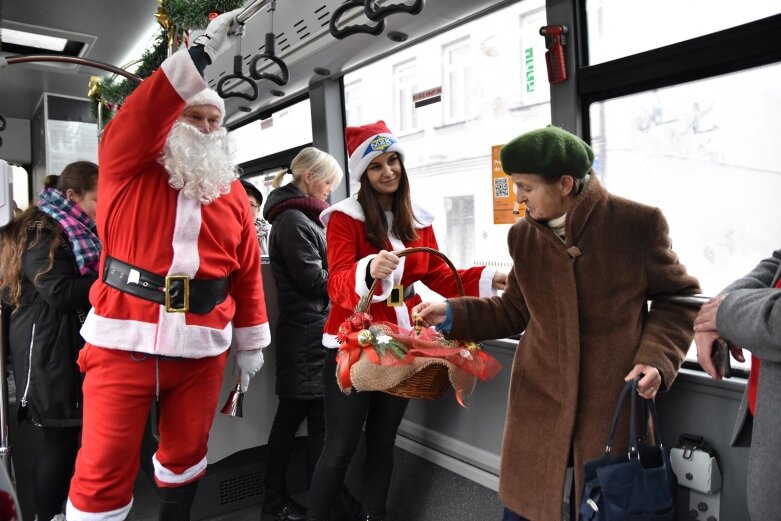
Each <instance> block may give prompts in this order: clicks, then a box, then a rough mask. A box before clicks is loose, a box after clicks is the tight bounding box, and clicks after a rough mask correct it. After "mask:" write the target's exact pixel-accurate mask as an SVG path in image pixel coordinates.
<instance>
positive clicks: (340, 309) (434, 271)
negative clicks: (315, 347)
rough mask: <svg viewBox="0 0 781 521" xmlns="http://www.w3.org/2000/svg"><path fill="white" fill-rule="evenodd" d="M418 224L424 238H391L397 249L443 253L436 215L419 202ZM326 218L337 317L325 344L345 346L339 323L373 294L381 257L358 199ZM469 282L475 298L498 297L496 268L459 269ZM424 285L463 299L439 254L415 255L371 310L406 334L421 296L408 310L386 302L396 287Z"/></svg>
mask: <svg viewBox="0 0 781 521" xmlns="http://www.w3.org/2000/svg"><path fill="white" fill-rule="evenodd" d="M412 209H413V213H414V215H415V225H416V230H415V231H416V232H417V234H418V238H417V239H415V240H414V241H409V242H402V241H400V240H399V239H398V238H396V237H395V236H393V235H391V234H390V233H389V234H388V240H389V241H390V244H391V248H392V249H393V250H395V251H398V250H402V249H404V248H414V247H418V246H427V247H429V248H434V249H437V250H438V249H439V248H438V246H437V239H436V237H434V229H433V228H432V227H431V223H432V221H433V220H434V219H433V216H432V215H431V214H430V213H428V212H427V211H426V210H424V209H423V208H421V207H420V206H418V205H416V204H414V203H413V205H412ZM320 219H321V220H322V221H323V223H324V224H325V225H326V243H327V245H328V296H329V297H330V298H331V313H330V314H329V315H328V320H327V321H326V324H325V328H324V330H323V345H325V346H326V347H330V348H336V347H339V343H338V342H337V340H336V334H337V332H338V331H339V324H341V323H342V322H344V320H345V319H347V317H349V316H350V315H351V314H352V313H353V312H354V310H355V306H357V305H358V301H359V300H360V299H361V297H363V296H364V295H366V294H368V293H369V287H368V286H367V285H366V266H368V264H369V262H371V260H372V259H373V258H374V257H376V256H377V253H379V250H378V249H377V248H376V247H374V246H372V245H371V244H370V243H369V241H368V240H367V239H366V224H365V219H364V216H363V209H362V208H361V205H360V203H358V201H357V200H356V199H354V198H347V199H344V200H342V201H340V202H338V203H337V204H334V205H333V206H331V207H330V208H328V209H327V210H325V211H324V212H323V213H322V214H320ZM458 273H459V275H460V276H461V280H462V281H463V283H464V291H465V292H466V294H467V295H471V296H480V297H483V296H489V295H492V294H494V293H495V291H494V290H493V289H492V282H493V276H494V273H496V269H494V268H486V267H483V266H479V267H474V268H469V269H464V270H458ZM417 281H420V282H422V283H423V284H425V285H426V286H427V287H428V288H430V289H432V290H434V291H436V292H437V293H439V294H440V295H442V296H443V297H446V298H450V297H458V296H460V295H459V293H458V287H457V286H456V280H455V278H454V277H453V272H452V271H451V270H450V268H449V267H448V266H447V264H445V262H444V261H443V260H442V259H440V258H439V257H438V256H436V255H431V254H429V253H414V254H412V255H409V256H406V257H402V258H401V262H399V265H398V267H397V268H396V270H395V271H394V272H393V273H392V274H391V276H390V277H388V278H387V279H385V280H383V281H382V286H381V287H380V288H379V289H378V290H376V294H375V296H374V297H372V302H373V304H372V305H371V307H370V309H369V313H370V314H371V316H372V318H373V320H374V321H375V322H379V321H383V322H390V323H392V324H397V325H398V326H399V327H401V328H402V329H404V330H409V329H410V327H411V326H410V324H411V317H410V309H412V307H413V306H415V305H416V304H418V303H419V302H420V301H421V299H420V296H418V295H415V296H414V297H413V298H411V299H408V300H406V301H405V302H404V303H405V305H404V306H398V307H395V306H388V305H387V303H386V301H387V298H388V295H389V294H390V292H391V290H392V289H393V286H394V285H397V284H402V285H404V286H405V287H406V286H409V285H411V284H413V283H414V282H417Z"/></svg>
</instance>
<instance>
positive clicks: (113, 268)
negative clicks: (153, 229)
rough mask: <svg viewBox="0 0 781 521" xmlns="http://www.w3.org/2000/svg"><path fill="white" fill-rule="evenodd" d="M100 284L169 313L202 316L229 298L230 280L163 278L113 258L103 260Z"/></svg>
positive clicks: (182, 276) (184, 277)
mask: <svg viewBox="0 0 781 521" xmlns="http://www.w3.org/2000/svg"><path fill="white" fill-rule="evenodd" d="M103 282H105V283H106V284H108V285H109V286H111V287H112V288H115V289H118V290H119V291H121V292H123V293H128V294H130V295H133V296H135V297H138V298H142V299H144V300H150V301H152V302H156V303H158V304H160V305H162V306H165V310H166V311H168V312H169V313H185V312H188V311H189V312H190V313H197V314H199V315H205V314H206V313H208V312H210V311H211V310H212V309H214V306H216V305H217V304H219V303H220V302H222V301H224V300H225V299H226V298H228V289H229V286H230V279H229V278H228V277H224V278H222V279H210V280H206V279H189V278H187V277H186V276H185V275H168V276H165V277H162V276H160V275H157V274H155V273H152V272H149V271H146V270H143V269H141V268H138V267H136V266H132V265H130V264H127V263H125V262H122V261H121V260H117V259H115V258H114V257H106V264H105V266H104V267H103Z"/></svg>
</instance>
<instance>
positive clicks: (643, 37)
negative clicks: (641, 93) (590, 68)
mask: <svg viewBox="0 0 781 521" xmlns="http://www.w3.org/2000/svg"><path fill="white" fill-rule="evenodd" d="M779 7H781V6H780V5H779V1H778V0H751V1H750V2H734V1H732V0H689V1H687V2H679V1H676V0H656V1H654V2H627V1H626V0H588V1H587V2H586V13H587V17H588V53H589V62H590V63H589V64H590V65H594V64H596V63H602V62H606V61H609V60H615V59H617V58H622V57H624V56H629V55H630V54H636V53H639V52H643V51H648V50H650V49H654V48H657V47H662V46H665V45H670V44H673V43H676V42H679V41H683V40H688V39H691V38H696V37H697V36H702V35H705V34H708V33H713V32H716V31H721V30H723V29H727V28H730V27H733V26H736V25H741V24H745V23H748V22H753V21H755V20H759V19H762V18H766V17H768V16H772V15H775V14H778V12H779Z"/></svg>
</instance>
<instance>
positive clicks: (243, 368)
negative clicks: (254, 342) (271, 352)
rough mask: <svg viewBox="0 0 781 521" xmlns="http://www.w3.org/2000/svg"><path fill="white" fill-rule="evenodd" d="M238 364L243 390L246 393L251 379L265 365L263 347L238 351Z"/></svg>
mask: <svg viewBox="0 0 781 521" xmlns="http://www.w3.org/2000/svg"><path fill="white" fill-rule="evenodd" d="M236 365H238V366H239V375H240V383H241V392H243V393H246V392H247V389H248V388H249V381H250V379H251V378H252V377H253V376H255V373H257V372H258V371H260V368H261V367H263V349H253V350H252V351H239V352H238V353H236Z"/></svg>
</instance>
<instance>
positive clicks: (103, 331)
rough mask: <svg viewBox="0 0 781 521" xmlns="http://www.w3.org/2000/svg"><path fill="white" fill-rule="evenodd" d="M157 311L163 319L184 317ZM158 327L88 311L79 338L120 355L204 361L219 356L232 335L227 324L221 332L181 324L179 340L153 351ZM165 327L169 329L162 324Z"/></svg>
mask: <svg viewBox="0 0 781 521" xmlns="http://www.w3.org/2000/svg"><path fill="white" fill-rule="evenodd" d="M160 309H161V310H162V311H161V313H163V314H165V315H179V316H181V317H184V313H166V312H165V309H164V308H163V306H160ZM162 327H163V324H162V323H161V324H160V326H158V325H157V324H155V323H152V322H141V321H138V320H126V319H118V318H107V317H102V316H100V315H98V314H96V313H95V310H94V309H91V310H90V312H89V313H88V314H87V319H86V320H85V321H84V325H83V326H82V327H81V336H82V337H83V338H84V340H86V341H87V342H89V343H90V344H93V345H96V346H103V347H110V348H111V349H120V350H122V351H134V352H137V353H147V354H150V355H164V356H182V357H185V358H204V357H207V356H216V355H219V354H220V353H222V352H224V351H225V350H226V349H228V348H229V347H230V344H231V336H232V335H233V327H232V325H231V323H230V322H229V323H228V324H227V325H226V326H225V327H224V328H223V329H214V328H210V327H205V326H193V325H186V324H185V325H184V326H183V327H182V328H181V329H179V330H178V332H177V334H178V335H179V337H178V338H177V339H176V341H175V343H173V344H160V347H159V348H156V346H157V344H156V340H157V334H158V331H159V330H160V329H162ZM166 327H171V326H170V324H168V323H167V322H166Z"/></svg>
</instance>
